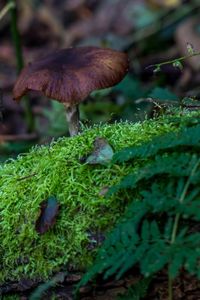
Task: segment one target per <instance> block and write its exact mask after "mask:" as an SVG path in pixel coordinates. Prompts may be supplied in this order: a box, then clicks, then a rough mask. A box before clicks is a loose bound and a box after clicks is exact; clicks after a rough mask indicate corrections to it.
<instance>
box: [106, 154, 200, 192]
mask: <svg viewBox="0 0 200 300" xmlns="http://www.w3.org/2000/svg"><path fill="white" fill-rule="evenodd" d="M197 161H198V157H197V156H194V154H193V153H187V152H186V153H179V152H175V153H172V154H171V155H167V154H166V155H157V156H156V157H155V160H154V161H152V162H150V163H149V164H147V165H146V166H145V167H143V168H141V169H139V170H137V171H135V172H134V173H131V174H129V175H127V176H125V177H124V178H123V179H122V181H121V182H120V183H119V184H117V185H115V186H113V187H111V188H110V190H109V191H108V196H110V195H111V194H113V193H116V192H118V191H119V190H121V189H133V188H135V187H136V185H137V184H138V182H139V181H141V180H144V179H145V180H149V179H151V178H152V177H154V176H156V175H162V176H164V175H168V176H170V177H182V176H185V177H186V176H189V174H190V172H191V167H192V166H193V164H194V163H195V162H197Z"/></svg>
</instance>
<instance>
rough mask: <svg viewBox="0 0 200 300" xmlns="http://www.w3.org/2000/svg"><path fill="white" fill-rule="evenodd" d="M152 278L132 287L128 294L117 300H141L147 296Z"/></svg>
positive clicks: (144, 279)
mask: <svg viewBox="0 0 200 300" xmlns="http://www.w3.org/2000/svg"><path fill="white" fill-rule="evenodd" d="M150 282H151V278H150V277H149V278H143V279H141V280H139V281H138V282H137V283H135V284H134V285H133V286H131V287H130V288H129V289H128V291H127V293H126V294H124V295H123V296H119V297H118V298H117V300H140V299H143V298H144V297H146V296H147V291H148V287H149V284H150Z"/></svg>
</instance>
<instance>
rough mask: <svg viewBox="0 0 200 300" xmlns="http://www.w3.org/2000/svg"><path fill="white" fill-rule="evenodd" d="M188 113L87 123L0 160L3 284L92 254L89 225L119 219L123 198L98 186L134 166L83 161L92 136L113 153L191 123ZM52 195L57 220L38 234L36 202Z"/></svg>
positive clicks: (105, 226)
mask: <svg viewBox="0 0 200 300" xmlns="http://www.w3.org/2000/svg"><path fill="white" fill-rule="evenodd" d="M189 119H190V115H184V116H178V115H177V116H176V118H175V117H173V118H170V117H162V118H160V119H158V120H151V121H145V122H143V123H137V124H130V123H119V124H114V125H103V126H99V127H94V128H93V129H86V130H85V131H84V133H83V134H81V135H79V136H77V137H74V138H65V137H63V138H60V139H59V140H58V141H56V142H52V144H51V145H50V146H41V147H39V146H36V147H35V148H33V149H32V150H31V151H30V152H29V153H28V154H23V155H20V156H19V157H18V159H17V160H13V161H12V160H11V161H8V162H7V163H5V164H4V165H1V166H0V186H1V190H0V244H1V248H0V257H1V268H0V282H4V281H5V280H17V279H19V278H21V277H26V278H30V279H34V278H41V279H47V278H48V277H49V276H50V275H51V274H52V272H54V271H55V272H56V271H58V270H59V269H60V268H61V267H62V268H67V264H68V263H72V262H73V264H75V265H77V266H79V267H80V266H85V265H86V264H87V263H88V262H89V261H90V260H91V250H88V247H87V244H88V234H87V232H88V231H92V232H95V231H97V230H100V231H102V230H106V229H108V228H110V227H111V226H112V224H113V223H114V222H115V221H116V220H117V219H118V218H119V216H120V214H121V213H122V211H123V210H124V207H125V205H126V201H127V197H124V198H123V199H122V197H119V196H116V197H115V198H114V197H113V198H109V199H107V198H105V197H103V196H101V195H100V194H99V192H100V191H101V190H102V188H104V187H105V186H111V185H113V184H115V183H117V182H118V181H119V180H120V178H122V177H123V176H124V175H126V174H127V173H128V172H130V169H131V168H132V169H133V168H134V167H135V165H134V166H132V165H127V164H124V165H120V166H118V165H114V166H112V167H111V166H100V165H99V166H94V165H86V164H82V163H81V162H80V158H81V157H83V156H85V155H86V154H88V153H90V152H91V150H92V148H93V142H94V139H95V137H97V136H101V137H105V138H106V139H107V140H108V141H109V143H110V144H111V145H112V146H113V148H114V150H115V151H117V150H119V149H121V148H123V147H125V146H130V145H134V144H135V145H138V144H141V143H142V142H144V141H147V140H150V139H151V138H152V137H153V136H155V135H160V134H163V133H166V132H169V131H172V130H177V129H178V128H179V127H180V126H182V125H184V123H185V122H188V120H189ZM51 195H54V196H55V197H56V198H57V199H58V201H59V203H60V205H61V209H60V212H59V215H58V217H57V220H56V224H55V226H54V227H53V228H52V229H51V230H49V231H48V232H46V233H45V234H43V235H39V234H38V233H37V232H36V230H35V222H36V220H37V218H38V214H39V207H40V203H41V202H42V201H43V200H44V199H46V198H47V197H49V196H51Z"/></svg>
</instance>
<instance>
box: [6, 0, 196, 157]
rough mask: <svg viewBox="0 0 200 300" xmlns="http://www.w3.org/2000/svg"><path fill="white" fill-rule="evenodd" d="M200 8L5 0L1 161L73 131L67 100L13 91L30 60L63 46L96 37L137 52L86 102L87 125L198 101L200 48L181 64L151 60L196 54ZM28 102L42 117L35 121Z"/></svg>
mask: <svg viewBox="0 0 200 300" xmlns="http://www.w3.org/2000/svg"><path fill="white" fill-rule="evenodd" d="M199 16H200V1H199V0H190V1H183V0H43V1H38V0H26V1H24V0H17V1H11V0H8V1H6V0H1V1H0V161H4V160H5V159H7V158H9V157H15V156H16V155H17V154H18V153H21V152H25V151H27V150H28V149H29V148H30V147H31V146H32V145H35V144H36V143H37V144H48V143H49V142H50V141H51V140H52V138H55V139H56V138H58V137H59V136H63V135H68V129H67V123H66V119H65V112H64V107H63V105H62V104H59V103H58V102H57V101H53V100H49V99H47V98H45V97H41V96H38V95H35V94H34V93H30V94H29V96H28V98H26V99H25V100H24V101H22V102H21V103H20V104H18V103H16V102H14V101H13V99H12V89H13V85H14V82H15V80H16V78H17V74H18V72H19V70H20V68H21V67H22V63H24V65H26V64H27V63H29V62H31V61H34V60H35V59H37V58H41V57H42V56H44V55H46V54H47V53H50V52H52V51H54V50H56V49H60V48H67V47H71V46H85V45H90V46H100V47H110V48H113V49H117V50H121V51H125V52H127V53H128V55H129V58H130V72H129V74H128V75H127V76H126V78H125V79H124V80H123V81H122V82H121V83H119V84H118V85H117V86H115V87H113V88H110V89H105V90H101V91H96V92H94V93H92V94H91V95H90V96H89V97H88V99H87V101H86V102H84V104H81V107H80V110H81V120H82V123H83V124H84V125H86V126H91V125H92V124H94V123H100V122H102V123H104V122H109V123H112V122H115V121H119V120H123V121H125V120H128V121H132V122H137V121H142V120H144V118H151V117H153V116H154V115H156V114H159V113H161V112H162V111H163V110H164V109H165V107H166V106H170V105H174V106H177V105H180V104H181V105H186V106H187V105H188V107H193V108H194V109H195V108H197V107H198V103H199V102H198V98H199V97H200V72H199V69H200V56H198V55H197V56H194V57H192V58H189V59H187V60H185V61H183V62H182V64H180V63H179V64H176V65H175V66H174V65H173V64H166V65H164V66H162V68H161V71H159V70H156V69H155V67H151V65H152V64H156V63H161V62H164V61H168V60H173V59H175V58H178V57H181V56H185V55H188V45H189V47H190V50H191V48H192V49H193V51H195V52H198V51H200V17H199ZM16 17H17V23H16V19H15V18H16ZM16 24H17V28H15V27H16V26H15V25H16ZM13 28H14V29H13ZM13 31H15V33H13ZM16 32H17V33H18V34H19V37H20V43H21V54H22V55H23V62H21V64H20V62H19V53H18V54H16V49H15V48H16V43H18V46H17V47H18V50H19V49H20V44H19V40H17V42H16ZM157 71H159V72H157ZM26 103H28V104H29V107H28V109H29V110H30V111H31V114H32V116H33V121H34V122H32V126H31V129H30V126H29V124H30V120H29V117H30V115H29V114H27V113H26V112H27V106H26Z"/></svg>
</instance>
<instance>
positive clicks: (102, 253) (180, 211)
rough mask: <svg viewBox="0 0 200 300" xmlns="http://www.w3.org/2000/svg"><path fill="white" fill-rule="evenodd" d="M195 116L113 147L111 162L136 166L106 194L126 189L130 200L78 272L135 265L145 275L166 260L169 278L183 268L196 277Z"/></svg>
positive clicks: (110, 271)
mask: <svg viewBox="0 0 200 300" xmlns="http://www.w3.org/2000/svg"><path fill="white" fill-rule="evenodd" d="M199 133H200V119H199V118H194V119H191V120H190V122H188V123H185V126H184V128H182V129H181V130H180V131H179V132H175V133H174V132H171V133H167V134H165V135H163V136H160V137H156V138H154V139H153V140H151V141H149V142H146V143H143V144H141V145H140V146H136V147H129V148H125V149H123V150H121V151H120V152H118V153H116V154H115V156H114V159H113V165H116V164H117V163H119V164H122V165H124V164H126V165H133V166H134V165H137V168H136V169H135V170H134V171H133V172H130V173H129V174H128V175H126V176H125V177H124V178H123V179H122V180H121V181H120V182H119V183H118V184H117V185H115V186H113V187H112V188H111V189H110V191H109V193H108V195H113V194H114V195H116V193H118V194H119V195H121V197H122V195H125V193H126V192H128V193H130V192H131V193H132V194H131V195H132V202H131V203H130V205H129V206H128V207H127V209H126V211H125V213H124V214H123V216H122V217H121V219H120V221H119V222H118V224H117V225H116V226H115V227H114V229H113V230H112V231H111V233H110V234H109V235H108V237H107V239H106V240H105V242H104V243H103V245H102V247H101V248H100V249H99V251H98V253H97V258H96V260H95V262H94V264H93V266H92V267H91V268H90V269H89V271H88V272H87V273H86V274H85V276H84V277H83V278H82V280H81V282H80V284H79V286H81V285H85V284H86V283H87V282H88V281H89V280H91V279H92V278H93V277H95V276H96V275H97V274H99V273H103V276H104V278H105V279H107V278H108V277H110V276H113V275H115V276H116V278H117V279H119V278H120V277H122V276H123V275H124V273H125V272H126V271H128V270H129V269H131V268H132V267H133V266H135V265H139V267H140V271H141V273H142V274H143V275H144V276H146V277H149V276H151V275H153V274H155V273H157V272H158V271H160V270H162V269H163V268H165V267H166V266H167V267H168V272H169V277H170V278H174V277H176V276H177V275H178V274H179V271H180V270H181V269H182V268H184V269H185V270H187V271H188V272H189V273H190V274H193V275H196V276H197V277H198V278H200V267H199V259H200V233H199V232H198V231H197V230H196V229H195V228H198V226H199V221H200V211H199V207H200V200H199V199H200V186H199V183H200V158H199V147H200V138H199V136H200V135H199Z"/></svg>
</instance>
